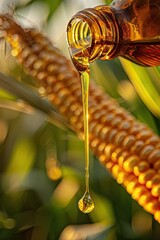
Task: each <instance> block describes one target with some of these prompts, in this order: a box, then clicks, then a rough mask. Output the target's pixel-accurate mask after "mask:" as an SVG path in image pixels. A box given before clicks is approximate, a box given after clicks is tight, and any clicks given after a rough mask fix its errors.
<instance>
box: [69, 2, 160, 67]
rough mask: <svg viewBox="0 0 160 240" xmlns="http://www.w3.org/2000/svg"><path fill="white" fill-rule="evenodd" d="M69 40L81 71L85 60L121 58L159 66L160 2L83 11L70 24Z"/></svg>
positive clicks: (140, 63)
mask: <svg viewBox="0 0 160 240" xmlns="http://www.w3.org/2000/svg"><path fill="white" fill-rule="evenodd" d="M67 37H68V43H69V48H70V51H71V54H72V56H74V57H73V61H74V64H75V66H77V68H78V69H80V70H82V71H83V70H85V69H84V68H85V66H84V65H85V64H84V60H85V57H87V58H88V59H89V62H93V61H94V60H96V59H102V60H110V59H113V58H115V57H118V56H121V57H124V58H127V59H129V60H131V61H133V62H135V63H137V64H139V65H142V66H158V65H160V0H115V1H113V2H112V4H111V5H110V6H106V5H102V6H97V7H95V8H88V9H84V10H83V11H80V12H78V13H77V14H75V15H74V16H73V18H72V19H71V21H70V22H69V24H68V27H67ZM81 58H82V61H83V64H81ZM76 59H78V61H76Z"/></svg>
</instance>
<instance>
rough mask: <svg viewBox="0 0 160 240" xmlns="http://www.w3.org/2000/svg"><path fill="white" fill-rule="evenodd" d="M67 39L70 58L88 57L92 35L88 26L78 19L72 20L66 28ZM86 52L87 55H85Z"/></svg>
mask: <svg viewBox="0 0 160 240" xmlns="http://www.w3.org/2000/svg"><path fill="white" fill-rule="evenodd" d="M67 39H68V44H69V50H70V53H71V56H73V57H74V56H75V55H79V56H80V55H82V57H83V56H86V55H89V48H90V47H91V45H92V33H91V29H90V27H89V24H88V23H87V22H86V21H84V20H83V19H80V18H73V19H72V20H71V21H70V23H69V24H68V27H67ZM87 52H88V54H87Z"/></svg>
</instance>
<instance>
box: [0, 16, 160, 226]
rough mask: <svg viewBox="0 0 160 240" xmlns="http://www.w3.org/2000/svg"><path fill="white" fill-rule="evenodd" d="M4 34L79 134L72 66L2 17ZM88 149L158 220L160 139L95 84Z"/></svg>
mask: <svg viewBox="0 0 160 240" xmlns="http://www.w3.org/2000/svg"><path fill="white" fill-rule="evenodd" d="M0 30H1V32H2V37H3V38H4V39H5V40H6V41H7V42H8V43H9V44H10V45H11V47H12V50H11V53H12V55H13V56H14V57H16V58H17V59H18V61H19V63H21V64H22V66H23V68H24V70H25V71H27V73H29V74H30V75H31V76H33V77H34V78H35V79H36V80H37V81H38V85H39V90H40V92H43V94H44V93H45V95H46V96H47V97H48V99H49V100H50V101H51V102H52V104H53V105H54V106H56V108H57V109H58V111H59V112H60V113H61V114H63V116H64V117H65V118H66V120H67V121H68V122H69V123H70V125H71V126H72V128H73V129H74V130H75V132H76V133H77V134H78V135H79V136H80V137H82V138H83V117H82V104H81V86H80V79H79V76H78V74H77V72H76V71H75V70H74V68H73V66H72V64H71V63H70V61H69V60H67V59H66V58H65V57H64V56H63V55H62V54H61V53H60V51H59V50H58V49H57V48H55V47H54V46H53V45H52V43H51V42H50V40H49V39H48V38H47V37H45V36H44V35H43V34H41V33H40V32H38V31H37V30H35V29H23V28H21V27H20V26H19V25H18V24H17V23H16V22H15V21H14V20H13V18H12V16H10V15H9V14H4V15H0ZM89 126H90V139H89V141H90V148H91V149H92V151H93V152H94V153H95V155H96V156H97V157H98V158H99V160H100V162H101V163H102V164H103V165H105V167H106V168H107V170H108V171H109V172H110V173H111V174H112V175H113V177H114V178H115V179H116V180H117V182H118V183H120V184H122V185H123V186H124V187H125V188H126V190H127V191H128V192H129V193H130V194H131V195H132V197H133V198H134V199H135V200H136V201H137V202H138V203H139V204H140V205H141V206H143V208H144V209H145V210H146V211H148V212H150V213H151V214H153V215H154V217H155V219H156V220H157V221H158V222H160V171H159V169H160V139H159V137H158V136H156V135H155V134H154V133H153V132H152V131H151V130H150V129H148V128H147V126H145V125H144V124H142V123H139V122H138V121H137V120H135V118H134V117H133V116H132V115H131V114H130V113H128V112H127V111H126V110H125V109H123V108H121V107H120V106H119V105H118V103H117V102H116V101H115V100H114V99H112V98H110V97H109V96H108V95H106V94H105V93H104V92H103V91H102V89H100V88H99V87H97V86H96V85H95V84H94V83H92V82H91V84H90V93H89Z"/></svg>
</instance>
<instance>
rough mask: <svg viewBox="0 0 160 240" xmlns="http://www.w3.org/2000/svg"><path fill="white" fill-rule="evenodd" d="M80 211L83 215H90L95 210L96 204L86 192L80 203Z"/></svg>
mask: <svg viewBox="0 0 160 240" xmlns="http://www.w3.org/2000/svg"><path fill="white" fill-rule="evenodd" d="M78 207H79V210H80V211H81V212H83V213H90V212H92V210H93V209H94V202H93V200H92V198H91V196H90V193H89V192H85V193H84V195H83V197H82V198H81V199H80V200H79V202H78Z"/></svg>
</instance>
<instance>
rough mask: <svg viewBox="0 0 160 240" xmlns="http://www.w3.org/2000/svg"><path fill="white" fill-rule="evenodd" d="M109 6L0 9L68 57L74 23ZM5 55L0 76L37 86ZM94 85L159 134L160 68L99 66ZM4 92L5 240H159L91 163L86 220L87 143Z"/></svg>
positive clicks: (159, 229) (30, 4) (1, 178)
mask: <svg viewBox="0 0 160 240" xmlns="http://www.w3.org/2000/svg"><path fill="white" fill-rule="evenodd" d="M110 2H111V1H106V2H105V1H93V0H85V1H83V0H79V1H78V0H76V1H74V0H46V1H43V0H31V1H30V0H23V1H22V0H21V1H20V0H14V1H13V0H12V1H11V2H10V1H6V0H3V1H1V3H0V7H1V11H2V12H3V11H5V10H7V11H11V12H13V14H14V15H15V17H16V19H18V21H19V22H20V23H21V24H22V25H24V26H30V27H33V26H35V27H36V28H39V29H40V30H41V31H43V32H45V33H47V34H48V35H49V37H50V38H51V39H52V40H53V42H54V43H55V45H56V46H58V47H59V48H60V50H61V51H62V52H63V53H64V54H65V55H66V56H67V57H69V55H68V50H67V42H66V25H67V22H68V21H69V19H70V18H71V17H72V15H73V14H75V13H76V12H77V11H78V10H80V9H83V8H85V7H93V6H95V5H98V4H104V3H107V4H109V3H110ZM59 29H61V31H59ZM0 49H1V51H0V55H1V59H0V62H1V72H3V73H4V74H9V75H12V76H14V78H16V79H17V80H22V79H23V80H25V81H26V82H27V83H28V82H29V83H30V84H32V80H31V79H28V78H27V77H26V75H25V74H24V73H23V71H22V68H21V67H20V66H18V65H17V64H16V62H15V60H14V59H12V57H11V54H10V51H9V50H8V49H7V48H6V45H5V43H4V42H3V41H1V44H0ZM25 77H26V78H25ZM92 78H93V79H94V80H95V81H97V83H98V84H100V85H101V86H103V88H104V89H105V91H106V92H107V93H108V94H110V95H111V96H112V97H114V98H115V99H116V100H117V101H118V102H119V103H120V104H121V105H122V106H123V107H125V108H126V109H128V111H130V112H131V113H132V114H133V115H135V116H136V118H137V119H139V120H140V121H141V122H144V123H146V124H147V125H148V126H149V127H150V128H152V129H153V130H154V131H155V132H156V133H159V131H160V122H159V116H160V101H159V90H160V68H159V67H157V68H143V67H139V66H136V65H134V64H132V63H130V62H128V61H126V60H123V59H115V60H113V61H108V62H103V61H97V62H96V63H94V64H92ZM0 87H1V88H0V240H22V239H23V240H131V239H134V240H151V239H152V240H156V239H157V240H159V236H160V226H159V224H158V223H157V222H155V221H154V219H153V217H152V216H151V215H150V214H148V213H146V212H145V211H144V210H143V209H142V208H141V207H140V206H139V205H138V204H137V203H136V202H135V201H133V200H132V199H131V197H130V196H129V194H128V193H127V192H126V191H125V190H124V189H123V187H122V186H120V185H118V184H117V183H116V182H115V180H113V179H112V177H111V176H110V175H109V174H108V173H107V172H106V170H105V169H104V168H103V167H102V166H101V165H100V164H99V162H98V160H97V159H96V158H95V157H94V156H93V155H91V159H92V161H91V167H90V168H91V169H90V188H91V195H92V198H93V199H94V202H95V209H94V211H93V212H91V213H90V214H87V215H86V214H83V213H81V212H80V211H79V210H78V208H77V202H78V200H79V199H80V198H81V196H82V195H83V193H84V187H85V186H84V154H83V151H84V150H83V148H84V146H83V142H81V141H80V140H79V139H78V138H77V137H76V136H75V135H74V133H72V132H71V131H70V130H69V129H63V128H61V127H57V126H56V125H55V124H54V123H50V122H49V121H48V119H47V117H46V115H45V114H43V113H42V112H40V111H37V110H33V109H32V108H31V109H30V108H29V106H24V105H23V102H22V101H21V100H20V99H19V98H18V97H17V96H16V95H13V94H11V93H10V92H9V91H6V90H4V89H3V88H2V86H1V85H0ZM20 107H21V108H20ZM23 107H24V109H23ZM25 107H26V109H25ZM20 109H21V110H22V111H19V110H20Z"/></svg>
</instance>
